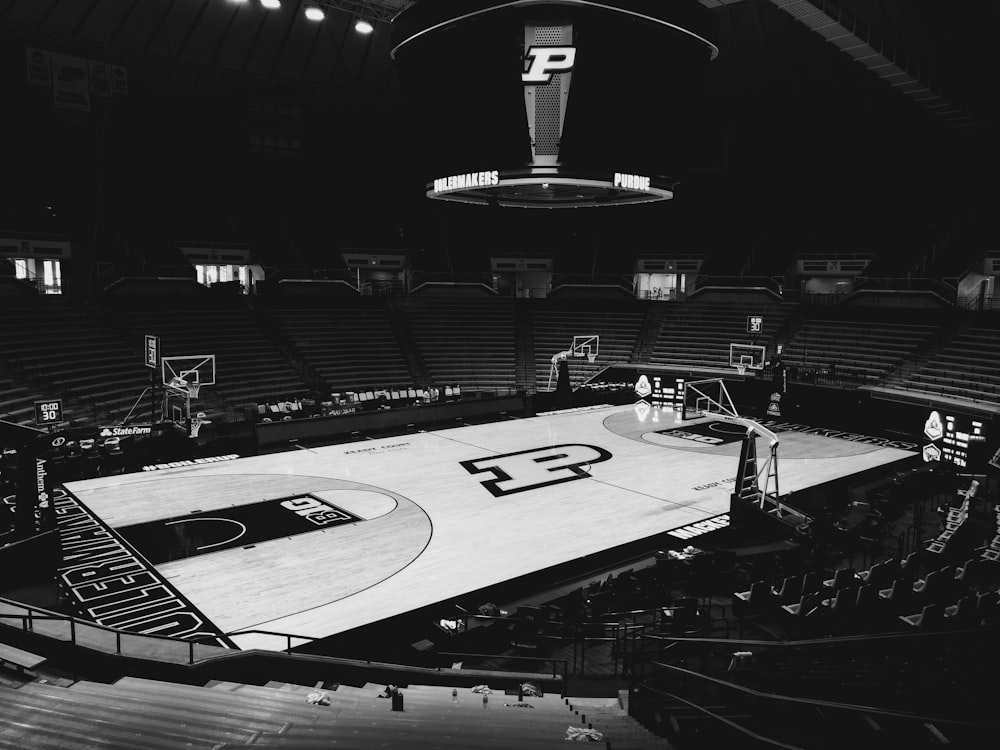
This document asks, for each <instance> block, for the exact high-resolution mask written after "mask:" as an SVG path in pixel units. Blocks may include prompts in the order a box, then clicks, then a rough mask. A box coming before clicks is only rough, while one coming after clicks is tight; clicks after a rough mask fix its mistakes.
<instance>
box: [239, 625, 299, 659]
mask: <svg viewBox="0 0 1000 750" xmlns="http://www.w3.org/2000/svg"><path fill="white" fill-rule="evenodd" d="M253 634H256V635H273V636H276V637H278V638H285V639H286V641H287V643H288V647H287V648H286V649H285V653H286V654H290V653H292V639H293V638H297V639H298V640H300V641H307V642H310V643H311V642H312V641H315V640H317V639H316V638H314V637H313V636H311V635H295V634H294V633H279V632H277V631H274V630H259V629H257V628H252V629H250V630H234V631H233V632H231V633H225V634H224V635H225V636H226V637H227V638H230V639H231V638H232V637H233V636H234V635H253Z"/></svg>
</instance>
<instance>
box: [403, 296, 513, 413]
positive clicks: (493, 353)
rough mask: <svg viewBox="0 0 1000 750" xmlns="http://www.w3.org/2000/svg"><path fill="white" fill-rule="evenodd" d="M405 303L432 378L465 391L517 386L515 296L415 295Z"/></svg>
mask: <svg viewBox="0 0 1000 750" xmlns="http://www.w3.org/2000/svg"><path fill="white" fill-rule="evenodd" d="M400 308H401V309H402V310H403V313H404V314H405V315H406V318H407V321H408V323H409V327H410V330H411V331H412V333H413V338H414V342H413V343H415V344H416V346H417V349H418V350H419V352H420V355H421V356H422V358H423V361H424V363H425V364H426V366H427V371H428V374H429V375H430V378H431V381H432V383H434V384H441V383H457V384H459V385H460V386H461V387H462V391H463V392H465V393H473V392H483V391H497V390H505V389H508V388H514V385H515V374H514V373H515V342H514V306H513V300H510V299H496V300H494V299H481V300H480V299H476V300H472V301H470V300H451V299H446V298H439V297H410V298H407V299H405V300H402V301H401V304H400Z"/></svg>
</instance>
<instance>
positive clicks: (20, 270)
mask: <svg viewBox="0 0 1000 750" xmlns="http://www.w3.org/2000/svg"><path fill="white" fill-rule="evenodd" d="M14 275H15V276H16V277H17V278H19V279H26V278H28V261H27V260H25V259H24V258H14Z"/></svg>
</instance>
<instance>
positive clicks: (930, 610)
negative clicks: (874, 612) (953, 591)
mask: <svg viewBox="0 0 1000 750" xmlns="http://www.w3.org/2000/svg"><path fill="white" fill-rule="evenodd" d="M899 619H900V620H902V621H903V622H905V623H906V624H907V625H910V626H912V627H915V628H920V629H921V630H940V629H941V628H942V627H943V626H944V605H943V604H928V605H926V606H925V607H924V608H923V609H922V610H921V611H920V614H916V615H900V616H899Z"/></svg>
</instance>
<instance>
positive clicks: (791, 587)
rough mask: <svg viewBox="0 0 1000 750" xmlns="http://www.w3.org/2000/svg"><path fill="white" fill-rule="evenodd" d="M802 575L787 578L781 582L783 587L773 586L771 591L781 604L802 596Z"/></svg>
mask: <svg viewBox="0 0 1000 750" xmlns="http://www.w3.org/2000/svg"><path fill="white" fill-rule="evenodd" d="M802 582H803V577H802V576H794V577H791V578H786V579H785V580H783V581H782V582H781V588H780V589H775V588H774V587H772V588H771V593H772V594H774V596H775V597H776V598H777V600H778V603H779V604H791V603H792V602H796V601H798V600H799V598H800V597H801V596H802Z"/></svg>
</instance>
